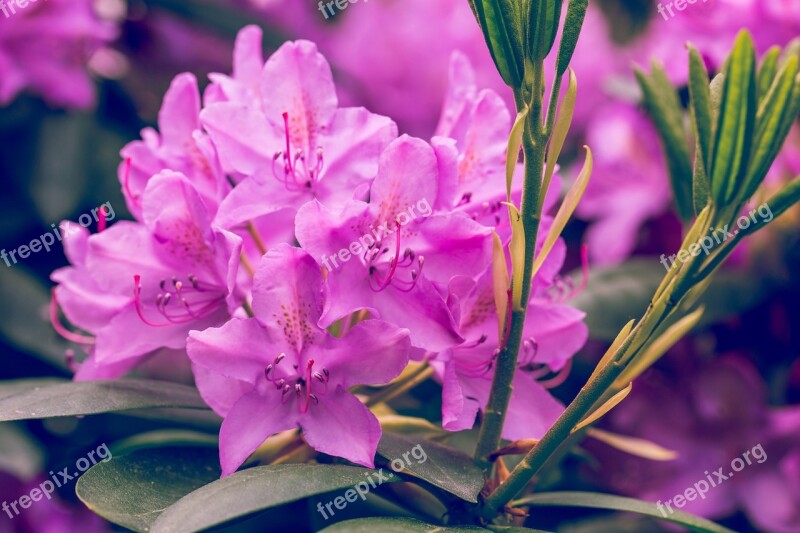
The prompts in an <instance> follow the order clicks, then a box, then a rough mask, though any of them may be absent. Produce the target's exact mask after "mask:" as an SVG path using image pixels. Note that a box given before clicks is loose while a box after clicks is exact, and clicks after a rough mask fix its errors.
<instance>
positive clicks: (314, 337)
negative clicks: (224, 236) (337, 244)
mask: <svg viewBox="0 0 800 533" xmlns="http://www.w3.org/2000/svg"><path fill="white" fill-rule="evenodd" d="M253 311H254V312H255V315H256V318H257V319H258V320H259V322H261V323H262V324H263V325H264V326H265V327H266V328H267V329H268V330H269V331H270V334H271V335H272V336H273V337H274V338H281V339H283V340H285V342H286V343H287V344H288V345H290V346H292V347H293V348H294V351H295V353H298V354H299V353H300V352H302V351H303V349H304V348H305V347H306V346H308V345H310V344H314V343H319V342H320V341H321V338H322V335H323V333H322V332H321V331H318V330H317V328H316V323H317V322H318V321H319V318H320V316H321V315H322V271H321V270H320V268H319V266H317V264H316V263H315V262H314V259H313V258H312V257H311V256H310V255H308V253H307V252H305V251H304V250H302V249H300V248H295V247H293V246H289V245H288V244H282V245H279V246H278V247H277V248H274V249H272V250H270V251H269V252H267V253H266V255H264V257H263V258H262V259H261V263H260V264H259V266H258V270H257V271H256V275H255V278H254V280H253Z"/></svg>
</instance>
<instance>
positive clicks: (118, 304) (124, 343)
mask: <svg viewBox="0 0 800 533" xmlns="http://www.w3.org/2000/svg"><path fill="white" fill-rule="evenodd" d="M142 204H143V211H142V216H143V219H144V223H143V224H138V223H134V222H119V223H117V224H115V225H114V226H113V227H111V228H109V229H107V230H106V231H103V232H102V233H99V234H96V235H93V236H91V237H89V236H88V234H87V233H85V232H84V233H80V234H78V235H75V236H73V237H72V238H70V239H68V240H67V241H66V243H65V247H66V249H67V255H68V257H69V259H70V261H71V263H72V266H70V267H66V268H63V269H59V270H57V271H55V272H54V273H53V275H52V279H53V281H55V282H56V283H58V284H59V285H58V287H56V289H55V293H54V298H55V302H57V304H58V305H59V306H60V307H61V309H62V311H63V312H64V315H65V316H66V317H67V319H68V320H69V322H71V323H72V324H73V325H75V326H77V327H78V328H80V329H81V330H83V331H86V332H88V333H90V334H91V335H92V336H93V337H81V336H79V335H77V334H72V335H68V337H69V338H70V339H71V340H76V341H77V342H79V343H83V344H86V345H87V346H88V347H89V349H90V359H89V360H88V363H84V364H83V365H82V366H81V368H80V369H79V371H78V373H77V374H76V379H97V378H108V377H118V376H119V375H121V374H124V373H125V372H127V371H128V370H130V369H131V368H132V367H133V366H135V365H136V364H138V363H139V362H141V360H142V359H143V358H144V357H145V356H149V355H152V354H154V353H156V352H158V351H159V350H161V349H171V350H183V349H184V348H185V345H186V336H187V334H188V332H189V330H192V329H204V328H207V327H211V326H216V325H219V324H222V323H223V322H225V320H227V319H228V318H230V316H231V315H232V314H233V313H234V311H235V310H236V308H237V307H238V306H239V305H240V304H241V302H242V299H243V296H242V295H241V294H239V292H238V291H237V290H236V289H235V285H234V284H235V280H236V276H237V271H238V265H239V255H240V251H241V239H240V238H239V237H237V236H235V235H233V234H231V233H228V232H226V231H224V230H220V229H217V228H215V227H212V225H211V215H210V213H209V212H208V210H207V209H206V207H205V204H204V203H203V201H202V199H201V197H200V195H199V193H198V192H197V191H196V190H195V189H194V188H193V187H192V185H191V183H189V181H188V180H187V178H186V177H185V176H183V175H181V174H179V173H175V172H168V171H165V172H163V173H161V174H160V175H158V176H155V177H154V178H153V179H151V180H150V182H149V183H148V185H147V189H145V192H144V195H143V201H142Z"/></svg>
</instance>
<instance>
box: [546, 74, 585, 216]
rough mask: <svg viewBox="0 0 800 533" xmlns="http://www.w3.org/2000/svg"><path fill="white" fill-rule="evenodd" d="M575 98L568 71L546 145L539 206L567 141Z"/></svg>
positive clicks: (573, 79)
mask: <svg viewBox="0 0 800 533" xmlns="http://www.w3.org/2000/svg"><path fill="white" fill-rule="evenodd" d="M577 96H578V79H577V78H576V77H575V72H573V70H572V69H569V81H568V85H567V93H566V94H565V95H564V99H563V100H562V101H561V106H559V109H558V115H556V121H555V123H554V126H553V135H552V136H551V137H550V143H549V144H548V145H547V161H546V163H547V164H546V167H545V171H544V180H543V181H542V189H541V191H542V192H541V194H540V198H541V200H540V201H539V203H540V204H543V203H544V198H545V196H547V191H548V189H549V188H550V180H551V179H552V178H553V173H554V172H555V170H556V163H558V157H559V156H560V155H561V149H562V148H564V142H565V141H566V140H567V134H568V133H569V127H570V125H572V116H573V114H574V113H575V100H576V99H577ZM556 97H557V95H553V98H556Z"/></svg>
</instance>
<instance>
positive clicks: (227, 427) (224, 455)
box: [219, 380, 296, 477]
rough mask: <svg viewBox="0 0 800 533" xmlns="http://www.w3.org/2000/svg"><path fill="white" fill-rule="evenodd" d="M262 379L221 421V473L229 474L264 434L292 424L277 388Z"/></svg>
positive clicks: (286, 405) (263, 437)
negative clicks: (259, 384)
mask: <svg viewBox="0 0 800 533" xmlns="http://www.w3.org/2000/svg"><path fill="white" fill-rule="evenodd" d="M262 382H263V386H261V387H256V388H255V389H253V390H252V391H251V392H249V393H247V394H245V395H244V396H242V397H241V398H240V399H239V401H237V402H236V403H235V404H234V405H233V407H231V410H230V411H229V412H228V416H226V417H225V420H224V421H223V422H222V428H221V429H220V432H219V462H220V465H221V466H222V476H223V477H225V476H229V475H231V474H233V473H234V472H235V471H236V469H237V468H239V467H240V466H241V465H242V463H244V462H245V461H246V460H247V458H248V457H250V454H252V453H253V452H254V451H256V449H257V448H258V447H259V446H261V444H262V443H263V442H264V441H265V440H267V438H269V437H271V436H272V435H274V434H276V433H279V432H281V431H285V430H287V429H292V428H293V427H295V423H296V422H295V421H296V417H295V416H294V415H293V411H291V410H290V408H289V405H290V404H285V405H282V404H281V402H280V392H278V391H277V390H276V389H275V387H273V386H272V385H271V384H269V383H266V381H265V380H262Z"/></svg>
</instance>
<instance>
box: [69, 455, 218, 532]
mask: <svg viewBox="0 0 800 533" xmlns="http://www.w3.org/2000/svg"><path fill="white" fill-rule="evenodd" d="M219 475H220V470H219V456H218V452H217V450H216V449H209V448H172V447H170V448H159V449H147V450H139V451H136V452H133V453H131V454H129V455H121V456H116V455H115V456H114V457H112V458H111V460H109V461H107V462H102V461H101V462H99V463H97V464H96V465H94V466H93V467H92V468H91V469H89V471H88V472H86V473H85V474H83V475H82V476H81V477H80V478H79V479H78V483H77V484H76V486H75V492H76V493H77V494H78V498H80V500H81V501H82V502H83V503H84V504H86V506H87V507H88V508H89V509H91V510H92V511H93V512H95V513H97V514H99V515H100V516H102V517H103V518H105V519H106V520H108V521H110V522H113V523H115V524H118V525H120V526H123V527H126V528H128V529H132V530H134V531H149V530H150V528H151V526H152V525H153V523H154V522H155V520H156V518H158V516H159V515H160V514H161V512H162V511H163V510H164V509H166V508H167V507H169V506H170V505H172V504H173V503H175V502H176V501H178V500H179V499H180V498H182V497H183V496H185V495H187V494H189V493H190V492H192V491H194V490H196V489H198V488H200V487H202V486H204V485H206V484H208V483H211V482H212V481H214V480H216V479H218V478H219ZM175 531H186V530H184V529H176V530H175Z"/></svg>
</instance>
